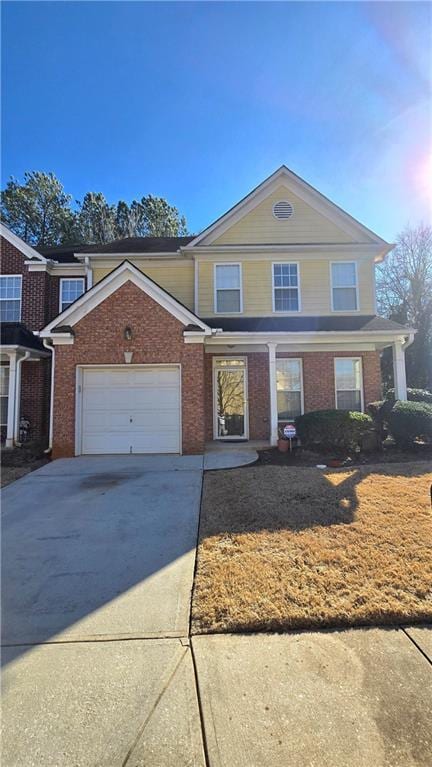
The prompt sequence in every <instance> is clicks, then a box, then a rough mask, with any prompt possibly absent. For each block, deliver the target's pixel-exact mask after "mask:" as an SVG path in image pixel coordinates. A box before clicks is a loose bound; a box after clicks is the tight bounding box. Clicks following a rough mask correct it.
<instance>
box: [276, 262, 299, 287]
mask: <svg viewBox="0 0 432 767" xmlns="http://www.w3.org/2000/svg"><path fill="white" fill-rule="evenodd" d="M273 278H274V285H275V287H276V288H293V287H297V286H298V274H297V264H273Z"/></svg>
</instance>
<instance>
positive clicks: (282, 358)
mask: <svg viewBox="0 0 432 767" xmlns="http://www.w3.org/2000/svg"><path fill="white" fill-rule="evenodd" d="M280 360H292V361H293V362H300V387H301V388H300V409H301V415H303V413H304V387H303V358H302V357H276V407H277V366H278V362H279V361H280ZM283 391H294V390H292V389H283ZM292 420H294V419H292ZM278 423H291V421H287V420H286V418H279V413H278Z"/></svg>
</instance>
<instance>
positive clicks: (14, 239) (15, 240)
mask: <svg viewBox="0 0 432 767" xmlns="http://www.w3.org/2000/svg"><path fill="white" fill-rule="evenodd" d="M0 234H1V236H2V237H4V238H5V240H7V241H8V242H10V244H11V245H13V246H14V247H15V248H16V249H17V250H19V251H20V253H22V254H23V256H25V257H26V258H27V259H30V260H31V261H42V263H46V258H44V256H42V255H41V254H40V253H38V252H37V250H35V249H34V248H32V246H31V245H27V243H26V242H24V240H22V239H21V237H18V235H17V234H14V233H13V232H11V230H10V229H8V228H7V226H5V225H4V224H1V223H0Z"/></svg>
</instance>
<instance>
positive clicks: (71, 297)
mask: <svg viewBox="0 0 432 767" xmlns="http://www.w3.org/2000/svg"><path fill="white" fill-rule="evenodd" d="M83 293H84V277H65V278H63V279H61V280H60V311H61V312H64V310H65V309H67V308H68V306H70V305H71V304H73V302H74V301H76V300H77V298H79V297H80V296H82V294H83Z"/></svg>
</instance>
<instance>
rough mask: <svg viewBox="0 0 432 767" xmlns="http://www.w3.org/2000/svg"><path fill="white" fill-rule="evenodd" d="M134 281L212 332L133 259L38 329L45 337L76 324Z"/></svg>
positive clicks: (188, 322)
mask: <svg viewBox="0 0 432 767" xmlns="http://www.w3.org/2000/svg"><path fill="white" fill-rule="evenodd" d="M128 281H130V282H133V283H134V285H136V286H137V287H139V288H140V289H141V290H142V291H143V292H144V293H146V294H147V295H148V296H149V297H150V298H152V299H153V300H154V301H156V302H157V303H158V304H159V305H160V306H162V307H163V308H164V309H166V311H168V312H169V313H170V314H172V315H173V316H174V317H176V319H178V320H179V322H181V323H182V324H183V325H184V326H185V328H186V327H187V326H188V325H194V326H196V327H197V328H199V329H200V330H202V331H204V333H205V335H211V332H212V331H211V328H209V326H208V325H207V324H206V323H205V322H203V321H202V320H201V319H200V318H199V317H197V316H196V314H194V313H193V312H191V311H190V309H188V308H187V307H186V306H184V304H181V303H180V301H178V300H177V299H176V298H174V296H172V295H171V294H170V293H168V292H167V291H166V290H165V289H164V288H162V287H161V286H160V285H158V284H157V282H155V281H154V280H152V279H150V277H147V275H146V274H144V272H142V271H141V270H140V269H138V268H137V267H136V266H134V264H131V263H130V261H123V262H122V263H121V264H120V265H119V266H118V267H117V268H116V269H113V271H112V272H110V273H109V274H107V275H106V277H104V278H103V279H102V280H100V281H99V282H97V283H96V285H94V286H93V287H92V288H90V290H88V291H87V292H86V293H83V295H82V296H80V297H79V298H77V300H76V301H74V302H73V303H72V304H71V305H70V306H68V307H67V308H66V309H65V310H64V311H63V312H61V313H60V314H59V315H57V317H55V318H54V319H53V320H51V322H49V323H48V325H46V326H45V327H44V328H43V329H42V330H41V331H40V333H39V335H40V336H42V337H51V335H52V334H53V333H54V334H55V333H56V329H57V332H58V326H62V325H67V326H69V327H73V325H75V324H76V323H77V322H79V321H80V320H81V319H82V318H83V317H85V316H86V314H88V313H89V312H90V311H92V310H93V309H95V308H96V306H98V305H99V304H100V303H102V301H105V299H106V298H108V296H110V295H111V294H112V293H114V292H115V291H116V290H118V288H120V287H121V286H122V285H124V284H125V283H126V282H128Z"/></svg>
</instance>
